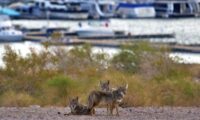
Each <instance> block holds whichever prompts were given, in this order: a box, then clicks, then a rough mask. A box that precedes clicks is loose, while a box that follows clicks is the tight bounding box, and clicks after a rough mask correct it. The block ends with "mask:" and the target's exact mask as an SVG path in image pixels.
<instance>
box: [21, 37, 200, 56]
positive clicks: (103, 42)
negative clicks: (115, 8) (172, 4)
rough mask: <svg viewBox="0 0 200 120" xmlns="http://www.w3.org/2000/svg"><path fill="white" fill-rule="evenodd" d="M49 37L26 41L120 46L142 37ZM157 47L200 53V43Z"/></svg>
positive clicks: (31, 38) (29, 38) (168, 44)
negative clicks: (58, 38)
mask: <svg viewBox="0 0 200 120" xmlns="http://www.w3.org/2000/svg"><path fill="white" fill-rule="evenodd" d="M48 39H49V38H47V37H44V36H40V37H38V36H27V37H25V40H26V41H32V42H40V43H42V44H44V43H48V44H49V45H57V46H58V45H59V46H60V45H62V46H71V45H73V46H76V45H83V44H90V45H92V46H97V47H110V48H119V47H121V46H123V45H130V44H134V42H138V41H140V39H123V38H120V39H79V38H77V37H65V38H64V39H60V40H48ZM153 44H154V45H155V46H156V47H159V46H166V47H169V48H170V49H171V50H172V51H173V52H185V53H200V45H180V44H177V43H174V42H171V43H153Z"/></svg>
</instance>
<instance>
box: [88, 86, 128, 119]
mask: <svg viewBox="0 0 200 120" xmlns="http://www.w3.org/2000/svg"><path fill="white" fill-rule="evenodd" d="M127 89H128V84H127V85H126V86H121V87H118V88H116V89H115V90H112V91H109V92H105V91H98V90H95V91H92V92H91V93H90V94H89V97H88V109H90V110H91V111H94V108H95V107H96V106H97V105H99V103H101V102H104V103H106V104H107V105H108V107H109V108H110V114H111V115H112V114H113V110H114V109H116V112H117V115H119V110H118V106H119V103H121V102H122V100H123V98H124V96H125V94H126V91H127ZM92 114H94V112H92Z"/></svg>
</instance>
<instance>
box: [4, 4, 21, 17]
mask: <svg viewBox="0 0 200 120" xmlns="http://www.w3.org/2000/svg"><path fill="white" fill-rule="evenodd" d="M0 15H8V16H10V17H19V16H20V13H19V12H17V11H15V10H13V9H10V8H6V7H1V6H0Z"/></svg>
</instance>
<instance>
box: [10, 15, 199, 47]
mask: <svg viewBox="0 0 200 120" xmlns="http://www.w3.org/2000/svg"><path fill="white" fill-rule="evenodd" d="M12 22H13V24H17V25H23V26H25V27H27V28H42V27H44V26H49V27H74V26H77V24H78V22H82V23H83V24H87V23H88V21H69V20H68V21H58V20H50V21H46V20H15V21H12ZM89 22H91V23H93V24H99V23H101V22H102V21H89ZM109 27H111V28H112V29H114V30H125V31H129V32H131V33H132V34H135V35H137V34H156V33H174V34H175V35H176V37H175V39H149V41H154V42H177V43H179V44H186V45H187V44H199V45H200V19H198V18H186V19H129V20H122V19H111V20H109Z"/></svg>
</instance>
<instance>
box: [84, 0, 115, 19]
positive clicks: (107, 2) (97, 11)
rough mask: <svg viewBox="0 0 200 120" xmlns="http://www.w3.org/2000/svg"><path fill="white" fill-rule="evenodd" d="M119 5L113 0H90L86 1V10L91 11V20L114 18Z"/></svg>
mask: <svg viewBox="0 0 200 120" xmlns="http://www.w3.org/2000/svg"><path fill="white" fill-rule="evenodd" d="M116 7H117V3H116V2H115V1H112V0H96V1H95V0H89V1H86V4H85V6H83V8H84V9H87V10H88V11H89V15H90V17H91V18H95V19H99V18H112V17H114V15H115V10H116Z"/></svg>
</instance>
